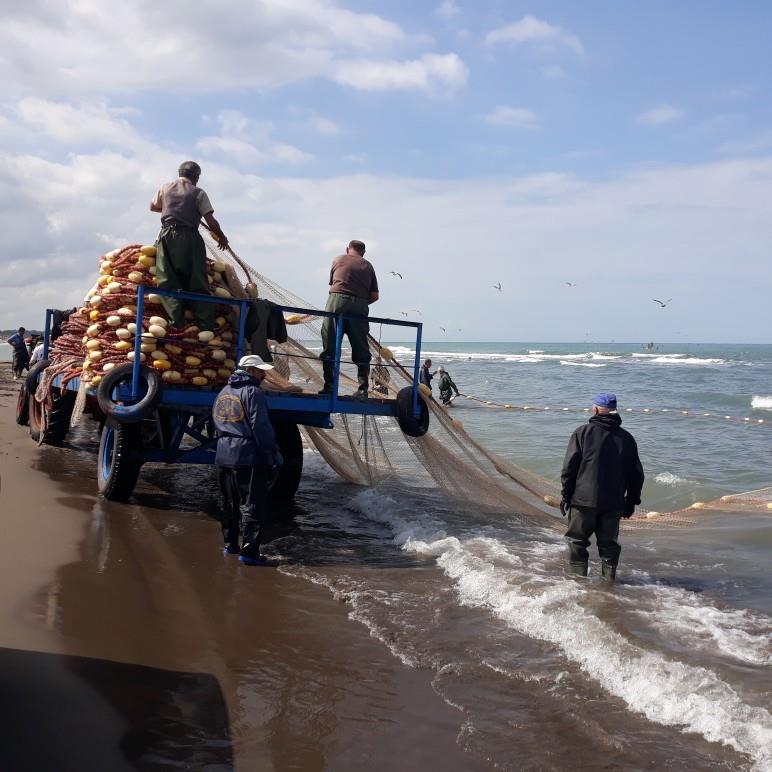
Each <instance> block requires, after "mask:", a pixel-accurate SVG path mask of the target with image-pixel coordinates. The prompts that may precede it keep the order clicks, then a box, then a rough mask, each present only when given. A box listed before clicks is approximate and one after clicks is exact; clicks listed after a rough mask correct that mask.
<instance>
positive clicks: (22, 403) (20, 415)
mask: <svg viewBox="0 0 772 772" xmlns="http://www.w3.org/2000/svg"><path fill="white" fill-rule="evenodd" d="M16 423H17V424H19V426H29V395H28V394H27V387H26V386H25V385H24V384H23V383H22V385H21V386H19V396H18V398H17V399H16Z"/></svg>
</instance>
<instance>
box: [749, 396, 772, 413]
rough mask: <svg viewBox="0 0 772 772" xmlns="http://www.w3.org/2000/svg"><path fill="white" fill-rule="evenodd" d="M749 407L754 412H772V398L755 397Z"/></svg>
mask: <svg viewBox="0 0 772 772" xmlns="http://www.w3.org/2000/svg"><path fill="white" fill-rule="evenodd" d="M751 407H752V408H753V409H754V410H772V397H759V396H755V395H754V397H753V399H752V400H751Z"/></svg>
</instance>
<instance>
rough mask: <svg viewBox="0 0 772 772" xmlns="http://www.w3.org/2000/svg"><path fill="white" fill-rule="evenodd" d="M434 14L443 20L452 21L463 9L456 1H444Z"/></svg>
mask: <svg viewBox="0 0 772 772" xmlns="http://www.w3.org/2000/svg"><path fill="white" fill-rule="evenodd" d="M434 13H435V14H436V15H437V16H439V17H440V18H442V19H452V18H454V17H456V16H458V15H459V14H460V13H461V8H460V7H459V5H458V3H457V2H456V0H442V2H441V3H440V4H439V5H438V6H437V7H436V8H435V9H434Z"/></svg>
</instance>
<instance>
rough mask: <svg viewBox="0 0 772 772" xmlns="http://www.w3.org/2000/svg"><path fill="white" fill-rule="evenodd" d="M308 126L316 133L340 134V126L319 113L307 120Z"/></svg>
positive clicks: (330, 135)
mask: <svg viewBox="0 0 772 772" xmlns="http://www.w3.org/2000/svg"><path fill="white" fill-rule="evenodd" d="M308 124H309V126H310V127H311V128H312V129H313V130H314V131H315V132H316V133H317V134H324V135H325V136H328V137H334V136H335V135H337V134H340V126H338V124H337V123H335V121H331V120H330V119H329V118H324V117H322V116H320V115H314V116H313V117H312V118H311V119H310V120H309V122H308Z"/></svg>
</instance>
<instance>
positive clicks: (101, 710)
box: [0, 649, 234, 772]
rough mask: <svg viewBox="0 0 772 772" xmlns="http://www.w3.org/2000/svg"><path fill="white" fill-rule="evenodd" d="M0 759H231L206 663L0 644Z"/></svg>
mask: <svg viewBox="0 0 772 772" xmlns="http://www.w3.org/2000/svg"><path fill="white" fill-rule="evenodd" d="M0 691H1V692H2V694H3V703H4V705H5V706H6V709H5V710H4V711H3V719H2V722H0V747H2V758H3V769H6V770H57V772H70V770H72V772H86V771H87V770H111V772H122V771H123V770H143V771H144V770H147V771H148V772H150V771H151V770H152V771H155V770H162V769H170V768H179V769H205V768H207V767H209V766H212V767H214V768H217V769H232V768H233V763H234V762H233V748H232V744H231V733H230V724H229V719H228V712H227V708H226V705H225V700H224V698H223V695H222V691H221V689H220V685H219V683H218V682H217V679H216V678H215V677H214V676H212V675H209V674H207V673H181V672H176V671H171V670H160V669H158V668H152V667H145V666H142V665H127V664H123V663H119V662H110V661H108V660H103V659H91V658H88V657H73V656H66V655H61V654H46V653H41V652H32V651H20V650H18V649H0Z"/></svg>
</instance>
